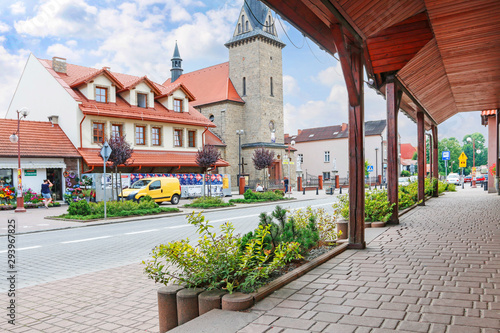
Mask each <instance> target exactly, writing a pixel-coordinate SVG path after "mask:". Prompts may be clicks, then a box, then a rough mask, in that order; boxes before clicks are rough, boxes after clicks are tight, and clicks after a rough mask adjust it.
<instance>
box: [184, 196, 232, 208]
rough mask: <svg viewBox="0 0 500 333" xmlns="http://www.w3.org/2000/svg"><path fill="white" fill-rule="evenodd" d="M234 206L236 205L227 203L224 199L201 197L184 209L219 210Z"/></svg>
mask: <svg viewBox="0 0 500 333" xmlns="http://www.w3.org/2000/svg"><path fill="white" fill-rule="evenodd" d="M229 206H234V204H232V203H229V202H225V201H224V200H223V199H222V198H219V197H200V198H197V199H195V200H193V202H191V203H190V204H186V205H184V207H190V208H204V209H206V208H218V207H229Z"/></svg>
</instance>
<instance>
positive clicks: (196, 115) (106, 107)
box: [39, 59, 215, 127]
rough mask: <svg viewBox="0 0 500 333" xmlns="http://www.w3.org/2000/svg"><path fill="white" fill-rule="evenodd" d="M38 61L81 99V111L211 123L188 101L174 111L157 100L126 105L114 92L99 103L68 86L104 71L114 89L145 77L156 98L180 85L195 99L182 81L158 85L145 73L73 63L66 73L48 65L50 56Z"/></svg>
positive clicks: (132, 83) (69, 91)
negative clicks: (182, 108)
mask: <svg viewBox="0 0 500 333" xmlns="http://www.w3.org/2000/svg"><path fill="white" fill-rule="evenodd" d="M39 61H40V62H41V63H42V65H43V66H44V67H45V68H46V69H47V71H49V73H50V74H52V76H53V77H54V78H55V79H56V80H57V81H58V82H59V83H60V84H61V85H62V86H63V87H64V88H65V89H66V91H68V93H69V94H70V95H71V96H72V97H73V98H74V99H75V100H76V101H77V102H82V104H81V105H80V109H81V110H82V112H83V113H84V114H91V115H100V116H107V117H115V118H125V119H140V120H148V121H158V122H164V123H177V124H187V125H196V126H204V127H215V125H214V124H213V123H212V122H211V121H209V120H208V119H207V118H206V117H205V116H203V115H202V114H201V113H200V112H198V110H196V109H194V108H193V107H192V106H191V105H190V106H189V111H188V112H174V111H173V110H168V109H167V108H166V107H164V106H163V105H162V104H161V103H158V102H155V103H154V108H141V107H138V106H133V105H130V104H129V103H128V102H127V101H125V100H124V99H123V98H121V97H120V95H118V94H117V96H116V103H101V102H96V101H94V100H89V99H87V98H86V97H85V96H84V95H83V94H82V93H81V92H80V91H79V90H78V89H76V88H75V89H72V88H71V87H76V86H78V85H80V84H82V83H84V82H87V81H89V80H91V79H92V78H94V77H96V76H97V75H101V74H104V75H106V76H108V77H109V78H110V79H111V80H112V81H114V82H116V83H117V88H118V89H117V90H120V89H131V88H133V87H134V86H136V85H137V84H138V83H139V82H142V81H145V82H146V83H147V84H148V85H150V86H151V88H154V89H153V91H155V93H156V94H157V96H156V97H157V98H158V97H162V96H169V95H170V94H172V93H173V92H174V91H175V90H177V89H181V90H183V91H184V93H186V95H187V96H188V99H189V100H190V101H193V100H194V99H195V97H194V95H193V94H192V93H191V92H190V91H189V90H188V89H187V88H186V86H185V85H183V84H182V82H175V84H173V85H169V86H162V85H161V84H158V83H155V82H153V81H151V80H149V79H148V78H147V77H145V76H143V77H139V76H134V75H128V74H122V73H115V72H111V71H109V70H108V69H95V68H90V67H84V66H79V65H73V64H66V73H59V72H56V71H54V70H53V69H52V61H51V60H44V59H39ZM190 104H191V103H190Z"/></svg>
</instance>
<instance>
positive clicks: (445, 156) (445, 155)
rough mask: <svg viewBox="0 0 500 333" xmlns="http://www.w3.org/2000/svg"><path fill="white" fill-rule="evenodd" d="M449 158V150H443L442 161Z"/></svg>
mask: <svg viewBox="0 0 500 333" xmlns="http://www.w3.org/2000/svg"><path fill="white" fill-rule="evenodd" d="M449 160H450V151H449V150H445V151H443V161H449Z"/></svg>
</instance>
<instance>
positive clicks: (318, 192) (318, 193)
mask: <svg viewBox="0 0 500 333" xmlns="http://www.w3.org/2000/svg"><path fill="white" fill-rule="evenodd" d="M318 194H319V192H318V188H317V187H316V195H318Z"/></svg>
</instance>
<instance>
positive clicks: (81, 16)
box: [0, 0, 487, 145]
mask: <svg viewBox="0 0 500 333" xmlns="http://www.w3.org/2000/svg"><path fill="white" fill-rule="evenodd" d="M242 4H243V0H236V1H230V0H229V1H224V0H211V1H198V0H128V1H118V0H99V1H96V0H79V1H74V0H20V1H15V0H14V1H2V2H1V3H0V73H1V74H0V75H1V78H2V79H1V80H0V117H2V118H3V117H4V116H5V114H6V111H7V109H8V107H9V103H10V101H11V99H12V96H13V94H14V92H15V89H16V85H17V83H18V81H19V78H20V76H21V74H22V70H23V68H24V65H25V64H26V61H27V59H28V56H29V54H30V53H33V54H34V55H35V56H36V57H38V58H42V59H51V58H52V57H53V56H58V57H63V58H66V59H67V62H68V63H71V64H77V65H82V66H89V67H95V68H101V67H103V66H109V67H111V70H112V71H115V72H121V73H127V74H132V75H137V76H144V75H147V76H148V77H149V78H150V79H152V80H153V81H155V82H158V83H162V82H164V81H165V80H166V79H167V78H169V77H170V67H171V62H170V59H171V57H172V54H173V50H174V47H175V42H176V41H177V42H178V44H179V50H180V53H181V57H182V59H183V63H182V67H183V69H184V72H185V73H187V72H190V71H193V70H197V69H200V68H204V67H208V66H212V65H215V64H219V63H223V62H226V61H227V60H228V58H229V56H228V50H227V48H226V47H225V46H224V43H225V42H227V41H228V40H229V39H230V38H231V36H232V34H233V31H234V28H235V25H236V20H237V18H238V15H239V11H240V9H241V6H242ZM276 28H277V31H278V34H279V37H280V38H281V40H282V41H283V42H284V43H285V44H286V45H287V46H286V47H285V48H284V49H283V83H284V85H283V87H284V112H285V115H284V119H285V124H284V126H285V133H290V134H296V133H297V130H298V129H304V128H311V127H322V126H330V125H338V124H341V123H342V122H346V123H347V116H348V113H347V110H348V104H347V103H348V102H347V91H346V88H345V83H344V80H343V76H342V70H341V68H340V64H339V63H338V61H337V60H335V59H334V57H332V56H331V55H330V54H328V53H326V52H325V51H322V50H320V48H319V47H318V46H317V45H315V44H314V42H312V41H311V40H309V39H307V38H306V37H304V36H303V35H302V33H301V32H299V31H298V30H296V29H295V28H294V27H292V26H291V25H289V24H288V23H286V22H285V21H284V20H281V19H279V15H278V19H277V20H276ZM399 114H400V115H399V133H400V135H401V141H402V142H403V143H406V142H409V143H412V144H413V145H416V142H417V131H416V123H414V122H413V121H412V120H411V119H409V118H408V117H406V116H405V115H404V114H403V113H401V112H400V113H399ZM385 116H386V102H385V100H384V97H383V96H379V95H377V94H376V93H375V91H374V90H372V89H369V88H368V87H367V86H366V85H365V120H366V121H368V120H378V119H385ZM473 132H480V133H482V134H483V135H485V136H486V133H487V132H486V128H485V127H484V126H482V125H481V121H480V112H479V111H476V112H468V113H461V114H458V115H455V116H453V117H451V118H450V119H448V120H447V121H445V122H444V123H442V124H440V125H439V127H438V133H439V138H440V139H442V138H447V137H456V138H457V139H458V140H459V141H460V142H461V141H462V139H463V137H464V136H465V135H467V134H470V133H473Z"/></svg>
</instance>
